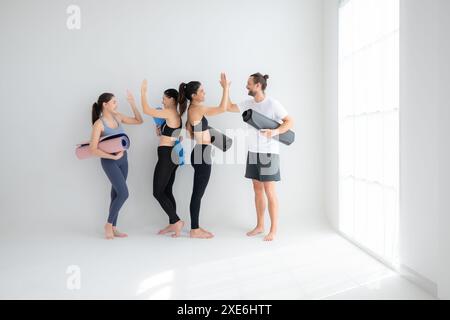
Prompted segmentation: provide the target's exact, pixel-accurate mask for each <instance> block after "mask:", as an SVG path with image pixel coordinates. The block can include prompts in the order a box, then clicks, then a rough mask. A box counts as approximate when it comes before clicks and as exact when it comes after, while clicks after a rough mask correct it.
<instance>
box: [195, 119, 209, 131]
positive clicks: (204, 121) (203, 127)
mask: <svg viewBox="0 0 450 320" xmlns="http://www.w3.org/2000/svg"><path fill="white" fill-rule="evenodd" d="M192 130H193V131H194V132H202V131H206V130H208V120H207V119H206V118H205V116H203V118H202V121H201V122H200V123H197V124H196V125H195V126H192Z"/></svg>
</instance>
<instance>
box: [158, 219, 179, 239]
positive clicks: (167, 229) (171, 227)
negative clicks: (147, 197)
mask: <svg viewBox="0 0 450 320" xmlns="http://www.w3.org/2000/svg"><path fill="white" fill-rule="evenodd" d="M183 227H184V221H181V220H179V221H177V222H175V223H174V224H169V225H168V226H167V227H165V228H164V229H162V230H160V231H159V232H158V234H167V233H170V232H173V233H174V234H173V235H172V237H174V238H177V237H179V236H180V234H181V230H182V229H183Z"/></svg>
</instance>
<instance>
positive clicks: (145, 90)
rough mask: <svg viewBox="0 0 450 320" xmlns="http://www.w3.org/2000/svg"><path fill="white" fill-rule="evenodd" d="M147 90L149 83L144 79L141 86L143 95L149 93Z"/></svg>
mask: <svg viewBox="0 0 450 320" xmlns="http://www.w3.org/2000/svg"><path fill="white" fill-rule="evenodd" d="M147 89H148V82H147V79H144V81H142V84H141V93H147Z"/></svg>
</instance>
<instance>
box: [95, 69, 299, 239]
mask: <svg viewBox="0 0 450 320" xmlns="http://www.w3.org/2000/svg"><path fill="white" fill-rule="evenodd" d="M268 78H269V76H267V75H262V74H261V73H255V74H253V75H251V76H250V77H249V78H248V81H247V86H246V88H247V90H248V94H249V95H250V96H251V97H252V98H251V99H249V100H246V101H243V102H241V103H238V104H235V103H233V102H231V100H230V95H229V90H230V82H229V81H228V79H227V77H226V75H225V74H223V73H222V74H221V78H220V85H221V86H222V99H221V102H220V104H219V106H215V107H208V106H205V105H204V104H203V103H204V100H205V90H204V88H203V86H202V84H201V83H200V82H198V81H191V82H189V83H181V84H180V86H179V89H178V90H176V89H168V90H166V91H164V94H163V100H162V104H163V108H162V109H159V108H154V107H151V106H150V105H149V103H148V101H147V81H146V80H144V81H143V82H142V86H141V104H142V109H143V112H144V113H145V114H147V115H149V116H152V117H154V118H162V119H164V120H165V123H164V124H163V125H162V127H160V128H158V129H157V134H158V136H159V146H158V161H157V163H156V166H155V171H154V176H153V196H154V197H155V198H156V199H157V201H158V202H159V204H160V205H161V207H162V209H163V210H164V212H165V213H166V214H167V215H168V217H169V225H168V226H167V227H165V228H164V229H162V230H160V231H159V234H161V235H163V234H170V235H172V237H179V236H180V234H181V231H182V229H183V227H184V222H183V221H182V220H181V219H180V217H179V215H178V213H179V211H177V206H176V201H175V198H174V196H173V192H172V187H173V184H174V182H175V175H176V171H177V168H178V166H179V164H178V161H176V159H174V154H175V153H174V152H173V151H174V145H175V142H176V140H177V139H178V138H179V135H180V133H181V128H182V117H183V115H184V113H186V112H187V121H186V130H187V132H188V134H189V137H190V138H191V139H193V140H195V142H196V144H195V147H194V149H193V150H192V152H191V159H190V160H191V165H192V167H193V168H194V182H193V190H192V195H191V201H190V218H191V230H190V237H192V238H200V239H210V238H212V237H214V235H213V233H211V232H210V231H208V230H205V229H203V228H201V227H200V223H199V214H200V208H201V201H202V198H203V196H204V194H205V190H206V187H207V186H208V182H209V178H210V175H211V166H212V159H211V148H212V147H211V143H212V141H211V135H210V132H209V126H208V120H207V118H206V117H212V116H217V115H220V114H222V113H224V112H242V111H245V110H248V109H252V110H255V111H257V112H259V113H261V114H263V115H265V116H267V117H269V118H271V119H273V120H275V121H277V122H279V123H280V126H279V127H278V128H277V129H275V130H271V129H264V130H256V129H254V128H252V127H250V126H249V129H248V130H249V131H248V133H249V135H248V137H247V139H248V141H247V145H248V155H247V163H246V171H245V177H246V178H248V179H251V180H252V182H253V189H254V192H255V207H256V213H257V223H256V227H255V228H254V229H253V230H251V231H249V232H248V233H247V235H248V236H255V235H258V234H261V233H264V230H265V229H264V213H265V211H266V208H267V202H268V207H269V215H270V220H271V227H270V231H269V233H268V234H267V235H265V237H264V240H265V241H272V240H273V239H274V238H275V236H276V232H277V224H278V199H277V195H276V191H275V183H276V182H277V181H280V179H281V178H280V159H279V146H278V141H276V139H274V137H275V136H277V135H279V134H282V133H284V132H287V131H288V130H289V129H291V128H292V126H293V119H292V118H291V117H290V116H289V115H288V113H287V111H286V109H285V108H284V107H283V106H282V105H281V104H280V103H279V102H278V101H277V100H275V99H272V98H270V97H267V96H266V94H265V90H266V87H267V80H268ZM127 95H128V97H127V99H128V102H129V103H130V105H131V108H132V111H133V113H134V117H129V116H126V115H124V114H121V113H119V112H118V111H117V99H116V98H115V96H114V95H113V94H111V93H103V94H102V95H100V96H99V98H98V101H97V102H95V103H94V105H93V106H92V124H93V126H92V136H91V141H90V150H91V152H92V154H94V155H96V156H98V157H100V158H101V165H102V168H103V170H104V171H105V173H106V175H107V177H108V179H109V180H110V182H111V184H112V188H111V203H110V207H109V216H108V220H107V223H106V225H105V227H104V229H105V237H106V239H114V238H115V237H119V238H123V237H127V234H126V233H123V232H120V231H119V230H118V229H117V218H118V216H119V211H120V209H121V207H122V205H123V204H124V202H125V201H126V200H127V198H128V187H127V184H126V179H127V175H128V160H127V151H122V152H118V153H115V154H109V153H106V152H104V151H102V150H101V149H99V148H98V144H99V141H100V138H101V137H103V136H108V135H112V134H119V133H124V129H123V126H122V124H129V125H138V124H142V123H143V122H144V120H143V118H142V115H141V114H140V112H139V110H138V108H137V106H136V101H135V99H134V97H133V95H132V94H131V93H130V92H128V93H127ZM267 168H270V170H266V169H267ZM266 198H267V200H268V201H267V202H266Z"/></svg>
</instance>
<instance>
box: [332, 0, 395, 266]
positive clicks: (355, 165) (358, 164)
mask: <svg viewBox="0 0 450 320" xmlns="http://www.w3.org/2000/svg"><path fill="white" fill-rule="evenodd" d="M338 108H339V111H338V113H339V228H340V231H341V232H342V233H343V234H344V235H346V236H347V237H348V238H350V239H351V240H352V241H355V242H356V243H358V244H359V245H361V246H362V247H364V248H366V249H368V250H369V251H371V252H372V253H374V254H376V255H377V256H379V257H380V258H382V259H383V260H385V261H386V262H388V263H390V264H392V265H395V264H396V262H397V261H396V259H397V242H398V240H397V239H398V212H399V209H398V207H399V199H398V197H399V0H342V1H341V4H340V9H339V102H338Z"/></svg>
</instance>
